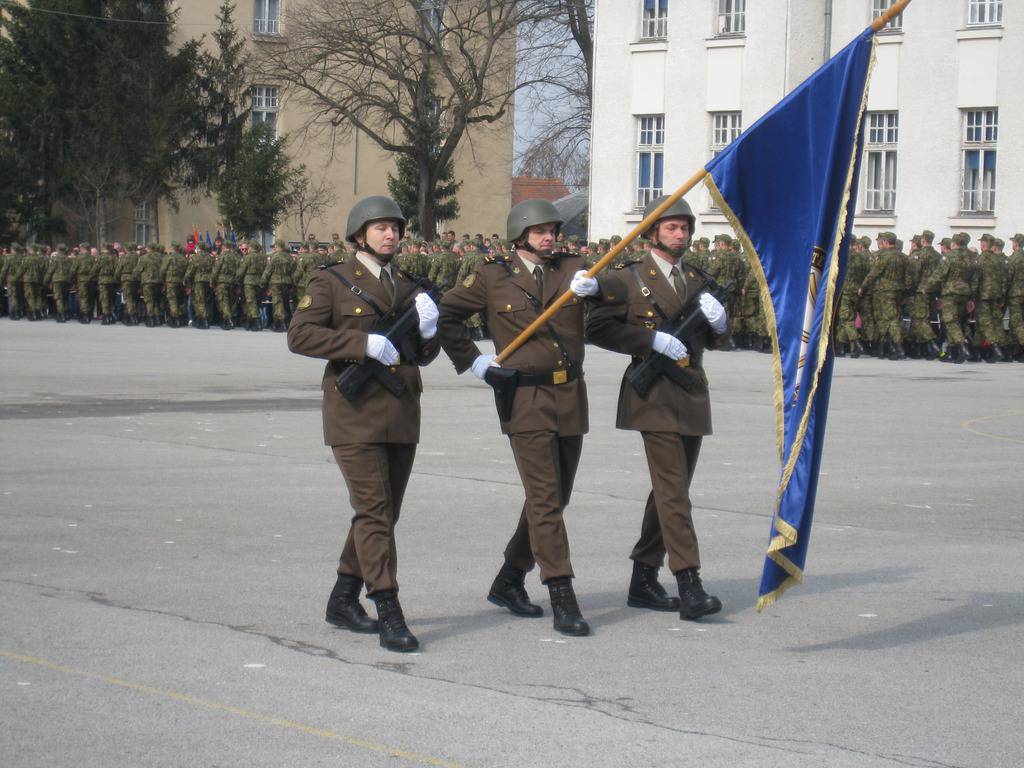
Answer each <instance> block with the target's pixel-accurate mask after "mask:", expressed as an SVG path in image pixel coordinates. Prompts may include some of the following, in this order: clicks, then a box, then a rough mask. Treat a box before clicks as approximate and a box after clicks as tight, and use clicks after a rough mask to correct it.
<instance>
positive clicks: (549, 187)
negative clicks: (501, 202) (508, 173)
mask: <svg viewBox="0 0 1024 768" xmlns="http://www.w3.org/2000/svg"><path fill="white" fill-rule="evenodd" d="M568 194H569V189H568V188H567V187H566V186H565V184H564V183H563V182H562V180H561V179H537V178H534V177H533V176H513V177H512V205H518V204H519V203H521V202H523V200H534V199H541V200H551V201H552V202H553V201H555V200H558V199H560V198H563V197H565V196H566V195H568Z"/></svg>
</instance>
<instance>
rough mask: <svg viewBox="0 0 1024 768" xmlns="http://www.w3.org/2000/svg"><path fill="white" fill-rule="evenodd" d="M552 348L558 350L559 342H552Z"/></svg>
mask: <svg viewBox="0 0 1024 768" xmlns="http://www.w3.org/2000/svg"><path fill="white" fill-rule="evenodd" d="M551 346H552V347H554V348H555V349H558V342H557V341H553V342H551Z"/></svg>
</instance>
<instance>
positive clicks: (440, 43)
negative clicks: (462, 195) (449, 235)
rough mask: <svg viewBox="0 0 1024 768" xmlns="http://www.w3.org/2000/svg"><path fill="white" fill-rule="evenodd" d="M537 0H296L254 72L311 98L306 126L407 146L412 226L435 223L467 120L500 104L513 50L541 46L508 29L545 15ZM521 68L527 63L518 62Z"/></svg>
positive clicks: (500, 113) (535, 51)
mask: <svg viewBox="0 0 1024 768" xmlns="http://www.w3.org/2000/svg"><path fill="white" fill-rule="evenodd" d="M550 5H551V4H550V3H549V2H546V1H542V0H448V2H443V0H302V2H296V3H292V4H289V11H288V14H287V16H286V18H285V23H286V25H287V29H288V36H287V40H288V42H287V44H284V45H280V46H266V50H263V51H261V52H260V55H259V57H258V59H257V67H258V70H259V71H260V73H261V74H262V75H263V76H264V77H267V78H271V79H273V80H274V81H276V82H278V83H281V84H282V85H284V86H285V90H286V97H287V98H298V99H301V100H302V101H303V102H305V104H306V105H307V106H308V107H309V109H310V114H311V118H310V120H309V124H308V125H307V127H308V128H314V129H315V128H327V129H328V130H331V131H336V132H346V131H350V130H358V131H361V132H362V133H363V134H365V135H366V136H368V137H369V138H371V139H372V140H373V141H374V142H376V143H377V145H378V146H380V147H381V148H382V149H383V150H385V151H387V152H394V153H398V154H400V155H407V156H409V157H412V158H415V159H416V162H417V165H418V168H419V211H418V218H419V221H420V222H421V231H422V232H423V234H424V236H426V237H430V238H432V237H433V236H434V233H435V231H436V216H435V213H434V202H433V191H434V190H435V188H436V185H437V183H438V180H439V178H440V175H441V170H442V169H443V168H444V167H445V165H446V164H447V163H448V162H449V161H450V160H451V159H452V157H453V156H454V153H455V151H456V149H457V148H458V146H459V145H460V143H461V142H462V141H463V140H464V139H466V138H468V136H469V132H470V131H471V129H473V128H474V126H482V125H487V124H491V123H495V122H497V121H499V120H501V119H503V118H506V117H509V116H510V110H511V107H512V105H513V102H514V97H515V92H516V90H517V89H518V88H522V87H527V86H529V85H530V84H531V82H532V81H531V80H530V79H529V78H527V79H526V80H522V79H520V80H518V81H517V78H516V64H517V61H518V62H520V63H522V62H524V61H533V60H534V59H537V58H539V57H541V56H542V55H543V53H544V51H543V50H542V49H541V48H540V47H539V46H536V45H533V44H532V43H530V42H529V41H528V44H527V45H525V46H524V45H522V44H520V45H518V46H517V39H518V37H517V36H518V35H519V34H520V32H521V31H522V30H528V29H531V28H533V27H534V26H536V25H537V24H538V23H541V21H542V20H544V19H547V18H549V16H550ZM521 71H532V69H531V68H530V67H525V68H523V69H522V70H521Z"/></svg>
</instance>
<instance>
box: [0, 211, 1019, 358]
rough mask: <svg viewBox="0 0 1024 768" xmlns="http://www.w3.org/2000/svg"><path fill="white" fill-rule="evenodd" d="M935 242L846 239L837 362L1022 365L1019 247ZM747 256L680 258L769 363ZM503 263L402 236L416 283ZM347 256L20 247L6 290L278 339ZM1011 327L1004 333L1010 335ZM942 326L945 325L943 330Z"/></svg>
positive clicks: (928, 237) (321, 248)
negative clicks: (323, 277)
mask: <svg viewBox="0 0 1024 768" xmlns="http://www.w3.org/2000/svg"><path fill="white" fill-rule="evenodd" d="M933 239H934V235H933V233H932V232H930V231H927V230H926V231H924V232H923V233H921V234H920V235H915V236H914V237H913V238H912V239H911V249H910V253H909V254H904V253H903V244H902V241H900V240H898V239H897V238H896V235H895V234H893V233H892V232H883V233H881V234H880V235H879V236H878V246H879V248H878V250H877V251H876V252H872V251H871V250H870V245H871V241H870V240H869V239H868V238H867V237H861V238H854V239H853V240H852V243H851V249H850V258H849V262H848V267H847V273H846V282H845V284H844V287H843V292H842V294H841V297H840V308H839V316H838V319H837V328H836V342H837V353H838V354H839V355H840V356H842V355H845V354H847V353H850V354H851V355H852V356H853V357H859V356H860V355H862V354H876V355H878V356H885V357H890V358H892V359H902V358H904V357H908V356H909V357H922V358H927V359H935V358H936V357H941V358H942V359H943V360H945V361H948V362H963V361H965V360H967V359H975V360H976V359H982V358H983V359H986V360H988V361H991V362H997V361H1000V360H1009V359H1017V360H1021V361H1024V252H1022V247H1024V235H1020V234H1017V235H1014V237H1013V238H1011V240H1012V243H1013V252H1012V254H1010V255H1009V257H1007V256H1005V255H1004V254H1003V245H1004V243H1003V241H1002V240H1000V239H998V238H995V237H993V236H992V235H988V234H986V235H983V236H982V237H981V240H980V250H981V253H980V254H978V253H975V252H974V251H973V250H971V249H970V248H968V244H969V242H970V237H969V236H968V235H967V234H965V233H959V234H957V235H954V236H953V237H951V238H945V239H943V240H942V242H941V244H940V247H941V252H939V251H936V250H935V249H934V248H933V247H932V241H933ZM620 240H621V238H619V237H618V236H615V237H612V238H610V239H607V240H601V241H599V242H591V243H587V242H583V241H580V240H579V238H576V237H573V236H570V237H564V236H560V241H561V242H560V244H559V246H558V247H559V248H560V249H561V250H564V251H567V252H570V253H576V254H580V255H582V256H583V257H584V259H585V260H586V261H587V263H589V264H593V263H595V262H596V261H598V260H599V259H600V258H601V257H602V256H604V255H605V254H606V253H607V252H608V251H609V249H610V248H612V247H613V246H614V245H616V244H617V243H619V242H620ZM739 246H740V243H739V241H738V240H736V239H734V238H731V237H730V236H729V235H725V234H720V235H717V236H715V238H714V243H713V246H712V242H711V241H709V240H708V239H707V238H699V239H697V240H695V241H694V242H693V247H692V249H691V250H690V252H689V253H688V254H687V256H686V260H687V261H688V262H689V263H691V264H693V265H694V266H696V267H698V268H700V269H702V270H704V271H705V272H707V273H708V274H709V275H711V276H712V277H713V278H714V279H715V280H716V281H717V282H718V283H719V284H720V285H722V286H724V288H725V289H726V294H727V298H726V302H725V303H726V308H727V311H728V314H729V317H730V318H731V321H732V336H733V339H734V342H733V343H734V344H736V345H738V346H740V347H743V348H747V349H755V350H758V351H761V352H770V351H771V348H772V345H771V338H770V336H769V333H768V328H767V323H766V319H765V313H764V312H763V311H762V307H761V291H760V286H759V283H758V280H757V276H756V273H755V272H754V270H751V269H750V268H749V265H748V262H747V259H746V258H745V257H744V256H743V254H742V253H741V251H740V247H739ZM218 250H219V252H218ZM506 252H510V250H509V245H508V244H507V243H505V242H504V241H502V240H501V239H499V238H498V237H497V236H494V237H492V238H486V239H485V238H483V237H482V236H479V235H478V236H477V238H475V239H470V238H468V237H466V236H464V237H463V239H462V240H461V241H459V240H456V239H455V238H454V236H453V233H446V234H445V236H444V237H442V238H441V239H440V240H438V241H435V242H417V241H414V240H412V239H411V238H410V237H408V236H407V237H406V239H405V240H404V242H403V243H402V246H401V252H400V255H399V256H398V257H397V259H396V262H397V265H398V266H399V268H401V269H402V270H403V271H405V272H406V273H407V274H409V275H410V276H412V277H414V278H422V279H425V280H428V281H430V282H431V283H434V284H441V285H446V286H453V285H457V284H458V283H460V282H461V281H462V280H464V279H465V278H466V277H467V276H468V275H470V274H472V273H473V270H474V269H475V267H476V265H477V264H478V263H479V262H481V261H482V260H483V259H484V258H485V257H486V256H487V255H488V254H491V253H499V254H500V253H506ZM643 253H644V244H643V243H642V242H640V241H635V242H633V243H631V244H630V245H629V246H628V247H627V248H626V249H624V250H623V251H622V252H621V253H620V254H619V255H618V256H617V257H616V258H615V259H614V260H613V262H612V265H611V266H613V267H614V266H617V265H618V264H624V263H628V262H630V261H634V260H636V259H637V258H641V257H642V256H643ZM346 255H347V247H346V244H344V243H342V242H341V241H340V240H339V239H338V238H337V237H335V238H334V242H332V243H331V244H329V245H328V244H323V243H319V244H318V243H316V242H315V238H313V237H312V236H311V238H310V241H309V242H307V243H306V244H304V245H303V246H302V247H301V248H300V249H299V252H298V253H291V252H289V251H288V249H287V247H286V244H285V243H284V242H283V241H278V242H277V243H276V244H275V248H274V251H273V253H272V254H270V255H269V256H268V255H266V254H264V253H263V251H262V248H261V246H260V244H259V243H258V242H256V241H253V242H250V243H243V244H242V245H241V246H239V248H238V252H236V251H235V249H233V248H231V247H230V246H224V247H222V248H220V249H213V251H212V252H211V251H210V250H208V249H207V248H205V247H204V246H203V244H202V243H197V244H196V249H195V251H194V252H193V253H192V254H190V255H189V256H186V255H185V254H184V253H183V252H182V249H181V248H180V246H179V245H178V244H177V243H174V244H172V246H171V248H170V249H165V248H164V247H163V246H161V245H156V244H153V245H150V246H149V247H147V248H141V247H140V248H138V249H135V248H133V247H128V248H127V249H125V250H124V251H117V250H116V249H114V248H112V247H110V246H106V247H104V248H103V249H102V251H101V252H98V251H97V249H96V248H92V249H90V248H89V247H88V246H87V245H85V244H82V245H80V246H79V247H78V248H75V249H71V250H70V251H68V250H66V249H64V248H63V247H62V246H58V247H57V249H55V250H54V251H53V252H52V253H50V254H48V255H44V254H43V252H42V251H41V250H40V249H38V248H30V249H28V250H27V251H26V249H24V248H21V247H19V246H17V245H15V246H13V247H12V248H11V249H10V251H9V253H7V254H6V255H4V256H3V257H2V259H0V285H6V287H7V294H8V302H7V303H8V304H9V307H10V314H11V317H12V318H18V317H21V316H26V317H29V318H42V316H43V314H44V311H45V309H46V289H47V287H50V288H51V290H52V294H53V302H54V306H55V310H56V316H57V320H58V322H63V321H65V320H66V319H67V314H68V309H67V307H68V303H67V299H68V293H69V291H71V290H77V294H78V299H79V308H80V311H79V320H80V322H89V321H90V320H91V318H92V316H93V311H94V309H97V310H98V311H99V313H100V314H101V315H102V317H103V322H104V323H112V322H115V320H114V317H115V314H114V303H115V298H114V297H115V293H117V292H118V291H120V294H121V297H122V300H123V305H124V307H123V314H122V316H123V320H124V322H125V323H126V324H128V325H133V324H136V323H139V322H142V321H144V322H145V323H146V324H147V325H148V326H155V325H159V324H161V323H163V322H166V323H167V324H168V325H170V326H172V327H178V326H184V325H185V324H186V323H185V299H184V294H185V291H186V290H187V291H189V292H190V293H191V299H192V310H193V314H194V316H195V326H196V327H199V328H208V327H209V325H210V323H211V322H213V320H214V318H215V317H219V319H220V323H221V327H223V328H225V329H230V328H232V327H234V325H235V322H236V321H237V320H238V313H239V310H241V314H242V317H243V319H244V322H245V325H246V327H247V328H248V329H250V330H260V329H261V327H262V325H261V320H260V312H259V303H260V301H261V299H262V298H263V297H264V296H266V297H267V298H268V299H269V300H270V301H271V303H272V307H273V328H274V330H277V331H283V330H285V328H286V327H287V322H288V318H289V316H290V314H291V310H292V308H293V307H294V302H295V300H296V297H297V296H298V295H301V292H302V290H303V289H304V287H305V284H306V282H307V280H308V279H309V277H310V275H312V273H313V272H314V271H315V270H317V269H318V268H320V267H321V266H323V265H325V264H334V263H339V262H342V261H344V260H345V257H346ZM215 303H216V306H214V304H215ZM1007 315H1008V317H1009V330H1008V331H1007V330H1006V329H1004V327H1003V325H1004V323H1003V318H1004V316H1007ZM905 317H909V324H908V322H907V320H906V319H904V318H905ZM938 317H941V325H940V324H939V323H937V322H935V320H936V318H938ZM972 321H973V325H974V329H973V332H972V330H971V323H972ZM470 328H471V333H473V335H474V336H476V337H477V338H482V337H483V336H484V335H485V334H486V328H484V327H483V324H482V321H481V320H480V318H479V317H476V318H474V319H472V320H471V321H470ZM943 337H944V339H943ZM943 340H944V341H945V344H944V345H943V344H942V342H943Z"/></svg>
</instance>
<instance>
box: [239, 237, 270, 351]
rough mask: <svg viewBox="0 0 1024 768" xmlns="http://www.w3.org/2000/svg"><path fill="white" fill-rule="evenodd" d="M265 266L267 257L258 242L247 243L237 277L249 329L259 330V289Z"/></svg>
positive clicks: (260, 288)
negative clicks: (239, 279)
mask: <svg viewBox="0 0 1024 768" xmlns="http://www.w3.org/2000/svg"><path fill="white" fill-rule="evenodd" d="M266 268H267V257H266V256H264V255H263V251H261V250H260V247H259V244H258V243H255V242H252V243H250V244H249V253H248V254H247V255H246V257H245V258H244V259H242V269H241V272H240V273H239V275H238V276H239V277H240V278H241V279H242V288H243V290H244V292H245V317H246V321H247V324H246V327H247V328H248V329H249V330H250V331H258V330H260V291H261V290H262V288H263V283H262V277H263V271H264V270H265V269H266Z"/></svg>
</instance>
